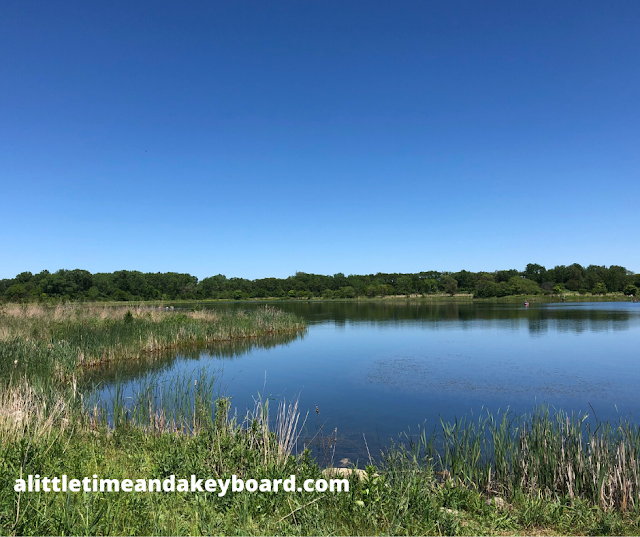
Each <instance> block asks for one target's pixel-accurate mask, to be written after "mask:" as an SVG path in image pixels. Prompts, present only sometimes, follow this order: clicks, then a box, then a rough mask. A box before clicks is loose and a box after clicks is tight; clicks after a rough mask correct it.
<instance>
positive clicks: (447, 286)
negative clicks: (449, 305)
mask: <svg viewBox="0 0 640 537" xmlns="http://www.w3.org/2000/svg"><path fill="white" fill-rule="evenodd" d="M441 281H442V283H443V284H444V292H445V293H447V294H448V295H449V296H453V295H455V294H456V293H457V292H458V280H456V279H454V278H452V277H451V276H445V277H444V278H442V280H441Z"/></svg>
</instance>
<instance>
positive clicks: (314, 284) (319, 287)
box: [0, 263, 640, 303]
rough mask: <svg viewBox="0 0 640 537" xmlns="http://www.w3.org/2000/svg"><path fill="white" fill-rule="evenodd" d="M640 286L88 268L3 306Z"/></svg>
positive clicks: (14, 285) (609, 274)
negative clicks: (251, 277)
mask: <svg viewBox="0 0 640 537" xmlns="http://www.w3.org/2000/svg"><path fill="white" fill-rule="evenodd" d="M638 288H640V274H635V273H634V272H632V271H630V270H627V269H626V268H625V267H621V266H618V265H611V266H609V267H606V266H604V265H603V266H599V265H589V266H587V267H583V266H581V265H579V264H577V263H574V264H573V265H569V266H565V265H558V266H556V267H554V268H552V269H546V268H545V267H544V266H542V265H538V264H535V263H529V264H528V265H527V266H526V267H525V269H524V270H521V271H520V270H516V269H509V270H496V271H494V272H470V271H467V270H461V271H459V272H438V271H423V272H416V273H377V274H367V275H358V274H351V275H349V276H345V275H344V274H342V273H337V274H334V275H332V276H326V275H319V274H307V273H304V272H296V274H295V275H294V276H290V277H288V278H261V279H255V280H248V279H245V278H227V277H226V276H224V275H222V274H218V275H217V276H212V277H208V278H204V279H202V280H199V279H198V278H197V277H195V276H192V275H190V274H180V273H175V272H168V273H142V272H138V271H127V270H121V271H116V272H113V273H96V274H91V273H90V272H88V271H86V270H80V269H76V270H59V271H57V272H55V273H50V272H49V271H46V270H44V271H42V272H40V273H38V274H35V275H34V274H32V273H31V272H23V273H21V274H18V275H17V276H16V277H15V278H9V279H2V280H0V303H2V302H41V303H51V302H52V303H57V302H74V301H75V302H77V301H80V302H84V301H88V302H101V301H117V302H126V301H137V302H141V301H164V302H170V301H176V300H188V301H195V300H250V299H253V300H261V299H324V300H334V299H364V298H385V297H393V296H395V297H397V296H403V297H415V296H421V297H434V296H438V295H448V296H451V297H454V296H460V295H465V296H469V297H472V298H473V299H487V298H504V297H509V296H527V297H534V296H556V297H560V296H563V295H568V294H570V295H572V296H573V295H579V296H595V297H599V296H605V295H608V296H612V297H617V296H622V295H624V296H627V297H634V296H636V295H637V294H638Z"/></svg>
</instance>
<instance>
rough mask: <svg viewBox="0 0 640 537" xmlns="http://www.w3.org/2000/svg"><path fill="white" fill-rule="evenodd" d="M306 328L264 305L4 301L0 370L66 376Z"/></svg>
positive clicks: (9, 373)
mask: <svg viewBox="0 0 640 537" xmlns="http://www.w3.org/2000/svg"><path fill="white" fill-rule="evenodd" d="M304 329H305V323H304V321H303V320H302V319H300V318H299V317H297V316H295V315H293V314H290V313H285V312H283V311H281V310H278V309H276V308H273V307H268V306H265V307H263V308H259V309H257V310H254V311H251V312H247V313H245V312H242V311H238V312H217V311H213V310H207V311H184V312H182V311H180V312H177V311H173V310H166V309H160V308H153V307H150V306H140V305H138V306H135V307H134V306H121V305H120V306H117V307H108V306H103V305H82V306H76V305H58V306H55V307H45V306H39V305H17V304H10V305H5V306H3V307H1V308H0V375H1V376H2V378H4V379H7V378H18V377H25V376H26V377H27V378H32V377H38V378H51V377H53V378H55V379H58V380H60V381H63V382H64V381H68V380H69V379H70V378H71V377H73V376H78V375H81V374H82V372H83V371H84V370H86V369H88V368H91V367H95V366H100V365H104V364H107V363H113V362H119V361H124V360H136V359H141V358H143V357H149V356H153V355H154V354H156V353H160V352H161V351H166V350H168V349H178V348H189V347H195V346H201V345H207V344H210V343H214V342H223V341H237V340H242V339H249V338H258V337H264V336H270V335H277V334H279V335H282V334H292V333H297V332H300V331H302V330H304Z"/></svg>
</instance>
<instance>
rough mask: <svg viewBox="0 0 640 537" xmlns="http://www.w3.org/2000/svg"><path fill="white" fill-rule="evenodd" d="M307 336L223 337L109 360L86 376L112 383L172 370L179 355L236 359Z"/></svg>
mask: <svg viewBox="0 0 640 537" xmlns="http://www.w3.org/2000/svg"><path fill="white" fill-rule="evenodd" d="M303 338H304V332H297V333H293V334H273V335H271V336H264V337H256V338H244V339H234V340H231V341H219V342H216V343H211V344H209V345H204V346H198V347H194V348H192V349H182V350H169V351H164V352H155V353H149V354H143V355H141V356H140V358H139V359H136V360H127V361H122V362H113V363H108V364H105V365H103V366H102V367H96V368H92V369H87V370H86V371H85V376H84V380H85V381H86V383H87V384H88V385H89V386H91V385H95V384H97V383H98V382H102V383H107V384H109V383H112V382H115V381H116V379H118V380H119V381H128V380H133V379H136V378H139V377H141V376H143V375H147V374H149V373H162V372H165V371H168V370H169V369H171V367H173V364H174V362H175V360H176V359H177V358H182V359H185V360H199V359H200V358H203V357H206V358H209V357H214V358H221V359H222V358H224V359H235V358H240V357H242V356H244V355H245V354H248V353H250V352H251V351H253V350H254V349H259V350H260V349H272V348H274V347H278V346H280V345H288V344H289V343H291V342H292V341H296V340H298V339H303Z"/></svg>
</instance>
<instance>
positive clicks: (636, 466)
mask: <svg viewBox="0 0 640 537" xmlns="http://www.w3.org/2000/svg"><path fill="white" fill-rule="evenodd" d="M0 312H1V313H0V479H2V482H3V483H4V486H3V487H0V531H1V532H2V533H3V534H8V535H33V534H48V535H62V534H65V535H70V534H77V535H80V534H82V535H97V534H104V535H121V534H131V535H149V534H166V533H170V534H175V535H193V534H227V535H229V534H244V535H246V534H265V535H275V534H293V535H307V534H309V535H320V534H340V535H363V534H380V533H383V534H405V535H419V534H420V535H457V534H467V535H478V534H480V535H489V534H494V535H506V534H514V533H518V534H582V535H584V534H592V535H605V534H638V533H640V499H639V491H640V462H639V455H640V429H639V428H638V426H637V425H634V424H632V423H630V422H627V421H619V422H618V423H609V422H598V423H597V424H595V425H593V424H592V422H591V420H588V419H587V418H586V416H578V415H565V414H563V413H562V412H558V413H550V412H549V411H548V409H545V408H538V409H535V410H534V411H533V412H532V413H531V414H529V415H527V416H515V415H513V414H512V413H505V414H500V415H486V416H484V417H482V418H481V419H480V420H478V421H477V422H471V421H465V420H462V421H457V422H455V423H441V425H440V427H439V428H438V429H437V430H434V432H433V433H427V431H420V433H419V434H418V435H416V436H414V437H409V436H406V437H404V438H402V437H401V438H399V439H398V440H399V441H398V442H396V443H395V444H393V445H391V447H390V448H388V449H387V450H385V451H384V452H382V453H380V454H373V456H370V457H368V458H367V460H366V461H356V462H355V464H350V463H344V464H341V463H340V462H337V461H333V460H332V457H331V455H330V454H328V456H327V457H326V460H325V461H322V462H319V461H318V460H314V459H313V458H312V457H311V455H310V451H309V450H306V449H305V450H303V451H302V452H296V449H297V446H299V445H300V444H299V437H300V432H301V431H302V429H303V428H304V419H301V416H300V412H299V409H298V407H297V402H296V401H289V402H287V401H284V400H283V401H281V402H280V404H279V407H278V408H277V409H276V412H275V414H276V415H275V416H273V415H270V405H271V407H273V403H272V402H270V401H269V400H262V399H261V398H260V396H258V398H257V401H256V405H255V408H254V409H253V410H252V411H251V412H248V413H247V414H246V415H245V416H241V417H238V416H237V415H231V413H230V408H231V405H230V399H229V398H228V397H224V396H219V395H216V392H215V389H214V380H212V379H211V378H210V376H209V375H208V374H207V372H206V371H202V373H201V375H200V376H195V377H191V376H183V377H178V378H175V379H173V380H172V382H171V383H170V385H166V384H163V385H159V384H157V385H149V386H144V387H142V388H141V389H140V390H139V391H138V392H137V393H135V394H133V395H132V396H127V397H125V395H124V393H123V391H122V390H121V389H118V388H117V389H116V395H115V398H114V399H113V401H110V402H108V403H107V402H104V401H88V400H87V399H86V398H85V397H84V393H83V371H90V367H92V366H94V365H96V364H100V363H110V364H113V365H116V366H117V364H118V363H125V361H127V360H128V361H135V360H137V359H140V358H141V357H143V356H149V355H154V354H155V353H156V352H157V354H158V355H159V356H160V355H162V352H160V349H161V348H174V347H173V346H183V345H184V346H191V347H194V346H198V345H201V344H205V343H206V342H207V341H211V340H224V341H235V340H238V339H239V338H241V339H240V340H242V339H247V340H249V339H250V338H254V337H256V338H257V337H259V336H265V337H269V334H272V335H273V336H274V337H277V336H278V335H282V334H288V333H290V334H296V333H302V332H304V330H305V326H306V325H305V324H304V321H303V320H302V319H300V318H299V317H296V316H295V315H292V314H290V313H285V312H282V311H280V310H277V309H276V308H273V307H271V306H268V305H267V306H263V307H260V308H258V309H257V310H256V311H255V312H244V311H240V312H229V313H219V312H212V311H201V310H196V311H182V310H170V309H169V310H167V309H164V308H163V309H160V308H157V307H155V308H152V307H148V306H135V305H132V304H128V305H125V306H122V305H119V306H115V307H114V306H108V305H105V304H91V305H84V304H80V305H72V304H67V305H56V306H47V305H42V304H5V305H4V306H2V307H0ZM271 414H273V409H271ZM321 431H322V428H321V427H320V435H322V432H321ZM326 440H327V438H322V437H319V438H316V439H315V441H316V442H317V443H318V446H324V445H326V444H327V442H326ZM312 442H313V440H312ZM309 447H311V448H313V447H314V446H313V444H311V445H310V446H309ZM316 451H317V450H316ZM323 463H324V464H323ZM345 465H346V466H348V467H349V468H350V470H351V471H344V470H342V471H341V474H342V475H347V476H348V479H349V481H350V490H349V492H348V493H334V494H331V493H327V492H324V493H321V492H314V493H291V494H268V493H267V494H251V493H246V492H244V493H235V494H227V495H225V496H224V497H218V496H217V494H216V493H206V492H205V493H187V494H183V493H171V494H156V493H140V494H118V493H111V494H110V493H107V492H97V493H78V494H61V493H59V494H54V493H48V494H45V493H34V492H32V493H30V492H15V491H14V490H13V486H12V484H13V483H15V480H16V479H17V478H20V477H21V476H27V475H35V474H39V475H40V476H60V475H63V474H65V475H68V476H72V477H74V478H82V477H84V476H92V475H93V474H96V475H98V476H100V477H101V478H108V479H120V480H122V479H127V478H128V479H165V478H166V477H167V476H169V475H171V474H174V475H176V477H177V478H180V477H187V478H189V477H190V476H191V475H198V476H204V477H212V478H221V479H226V478H229V477H231V475H232V474H235V475H237V476H238V477H240V478H241V479H249V478H253V479H258V480H260V479H263V478H264V479H282V478H287V477H289V476H290V475H292V474H293V475H295V476H296V479H297V481H298V482H301V481H303V480H305V479H319V478H321V477H323V476H327V475H328V473H331V472H333V473H337V472H338V471H337V470H332V468H335V467H337V466H345Z"/></svg>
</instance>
